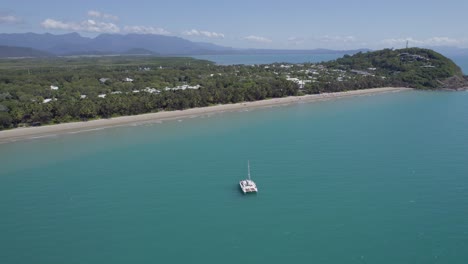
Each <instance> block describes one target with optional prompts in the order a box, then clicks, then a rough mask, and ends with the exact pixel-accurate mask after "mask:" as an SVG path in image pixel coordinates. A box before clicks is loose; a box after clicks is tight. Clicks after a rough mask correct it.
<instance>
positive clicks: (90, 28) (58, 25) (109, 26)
mask: <svg viewBox="0 0 468 264" xmlns="http://www.w3.org/2000/svg"><path fill="white" fill-rule="evenodd" d="M41 26H42V27H43V28H46V29H60V30H72V31H84V32H96V33H118V32H120V28H119V27H118V26H117V25H115V24H113V23H106V22H100V21H95V20H92V19H88V20H85V21H82V22H79V23H76V22H63V21H59V20H54V19H51V18H48V19H46V20H44V21H43V22H42V23H41Z"/></svg>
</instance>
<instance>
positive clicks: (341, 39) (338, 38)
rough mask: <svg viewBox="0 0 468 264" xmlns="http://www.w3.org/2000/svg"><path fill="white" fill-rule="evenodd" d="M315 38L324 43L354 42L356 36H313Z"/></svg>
mask: <svg viewBox="0 0 468 264" xmlns="http://www.w3.org/2000/svg"><path fill="white" fill-rule="evenodd" d="M315 40H317V41H320V42H324V43H351V42H356V37H354V36H329V35H325V36H320V37H317V38H315Z"/></svg>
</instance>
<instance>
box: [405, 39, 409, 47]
mask: <svg viewBox="0 0 468 264" xmlns="http://www.w3.org/2000/svg"><path fill="white" fill-rule="evenodd" d="M408 42H409V40H406V48H408Z"/></svg>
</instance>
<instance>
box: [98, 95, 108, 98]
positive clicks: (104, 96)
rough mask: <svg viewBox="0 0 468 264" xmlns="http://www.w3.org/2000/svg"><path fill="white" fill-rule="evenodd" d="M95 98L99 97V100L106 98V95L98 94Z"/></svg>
mask: <svg viewBox="0 0 468 264" xmlns="http://www.w3.org/2000/svg"><path fill="white" fill-rule="evenodd" d="M97 97H99V98H106V94H100V95H98V96H97Z"/></svg>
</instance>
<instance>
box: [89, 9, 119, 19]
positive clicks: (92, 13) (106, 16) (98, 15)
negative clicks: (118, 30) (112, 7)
mask: <svg viewBox="0 0 468 264" xmlns="http://www.w3.org/2000/svg"><path fill="white" fill-rule="evenodd" d="M88 16H90V17H94V18H102V19H107V20H114V21H117V20H119V17H118V16H114V15H111V14H106V13H102V12H99V11H96V10H89V11H88Z"/></svg>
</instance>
